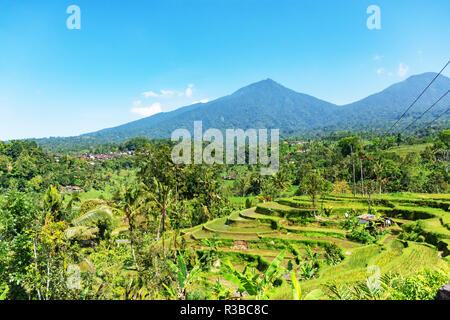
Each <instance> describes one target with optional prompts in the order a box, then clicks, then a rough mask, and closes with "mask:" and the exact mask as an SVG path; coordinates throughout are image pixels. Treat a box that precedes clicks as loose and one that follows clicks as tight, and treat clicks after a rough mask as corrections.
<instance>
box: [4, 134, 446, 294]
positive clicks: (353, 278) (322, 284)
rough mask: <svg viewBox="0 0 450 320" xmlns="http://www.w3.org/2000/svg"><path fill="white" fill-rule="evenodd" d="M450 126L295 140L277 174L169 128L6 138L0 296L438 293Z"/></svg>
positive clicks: (284, 148) (442, 278) (284, 150)
mask: <svg viewBox="0 0 450 320" xmlns="http://www.w3.org/2000/svg"><path fill="white" fill-rule="evenodd" d="M449 137H450V132H449V131H448V130H447V131H442V132H440V134H438V135H435V136H428V137H424V138H417V137H414V136H400V135H399V136H397V137H395V138H394V137H377V136H374V135H370V134H367V133H362V134H359V135H357V134H350V135H349V134H348V133H334V134H331V135H329V136H326V137H322V138H320V139H319V138H317V139H308V140H303V141H295V140H296V139H294V138H291V139H286V140H283V143H282V144H281V146H280V170H279V171H278V172H277V173H276V174H275V175H273V176H262V175H260V173H259V167H258V165H217V164H215V165H206V164H202V165H195V164H191V165H185V164H182V165H180V164H175V163H173V162H172V160H171V146H172V143H171V142H170V141H165V140H154V141H150V140H148V139H146V138H135V139H132V140H130V141H127V142H123V143H109V144H104V145H96V146H92V147H89V148H85V149H80V148H75V149H71V150H72V151H68V150H69V149H70V148H69V149H67V150H60V151H59V153H47V152H46V151H44V150H43V149H42V148H41V147H40V146H38V145H37V144H36V143H35V142H29V141H10V142H7V143H0V190H1V191H0V299H32V300H51V299H139V300H140V299H288V300H290V299H367V300H372V299H401V300H403V299H433V298H434V296H435V294H436V291H437V289H438V288H439V287H441V286H442V285H443V284H445V283H447V282H449V280H450V260H449V257H450V256H449V254H450V213H449V210H450V209H449V208H450V192H449V182H450V178H449V172H448V170H449V159H448V156H449V153H448V152H449V146H450V138H449Z"/></svg>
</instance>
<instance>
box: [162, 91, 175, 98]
mask: <svg viewBox="0 0 450 320" xmlns="http://www.w3.org/2000/svg"><path fill="white" fill-rule="evenodd" d="M174 93H175V92H173V91H172V90H161V95H162V96H163V97H168V96H171V95H173V94H174Z"/></svg>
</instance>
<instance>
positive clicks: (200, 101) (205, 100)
mask: <svg viewBox="0 0 450 320" xmlns="http://www.w3.org/2000/svg"><path fill="white" fill-rule="evenodd" d="M207 102H209V100H208V99H202V100H198V101H194V102H192V104H196V103H207Z"/></svg>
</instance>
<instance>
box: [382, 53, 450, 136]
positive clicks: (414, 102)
mask: <svg viewBox="0 0 450 320" xmlns="http://www.w3.org/2000/svg"><path fill="white" fill-rule="evenodd" d="M449 64H450V60H448V62H447V63H446V64H445V66H444V67H443V68H442V70H441V71H439V73H438V74H437V75H436V76H435V77H434V78H433V80H431V82H430V83H429V84H428V85H427V86H426V88H425V89H423V91H422V93H421V94H420V95H419V96H418V97H417V98H416V99H415V100H414V101H413V103H411V104H410V105H409V107H408V108H407V109H406V111H405V112H403V114H402V115H401V116H400V118H399V119H398V120H397V121H396V122H395V123H394V124H393V125H392V127H391V128H390V129H389V130H388V131H387V132H386V134H388V133H389V132H390V131H391V130H392V129H393V128H394V127H395V126H396V125H397V123H399V121H400V120H401V119H402V118H403V117H404V116H405V114H406V113H407V112H408V111H409V110H410V109H411V108H412V107H413V106H414V105H415V104H416V102H417V101H418V100H419V99H420V97H422V95H423V94H424V93H425V91H427V90H428V88H429V87H430V86H431V85H432V84H433V82H434V81H435V80H436V79H437V77H439V76H440V75H441V73H442V71H444V69H445V68H447V66H448V65H449Z"/></svg>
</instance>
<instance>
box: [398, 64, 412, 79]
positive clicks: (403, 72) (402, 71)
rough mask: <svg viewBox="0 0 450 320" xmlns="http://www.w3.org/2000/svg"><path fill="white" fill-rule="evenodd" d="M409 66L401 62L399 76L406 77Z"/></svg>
mask: <svg viewBox="0 0 450 320" xmlns="http://www.w3.org/2000/svg"><path fill="white" fill-rule="evenodd" d="M408 70H409V67H408V66H407V65H406V64H403V62H400V64H399V65H398V71H397V74H398V76H399V77H402V78H403V77H404V76H406V74H407V73H408Z"/></svg>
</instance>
